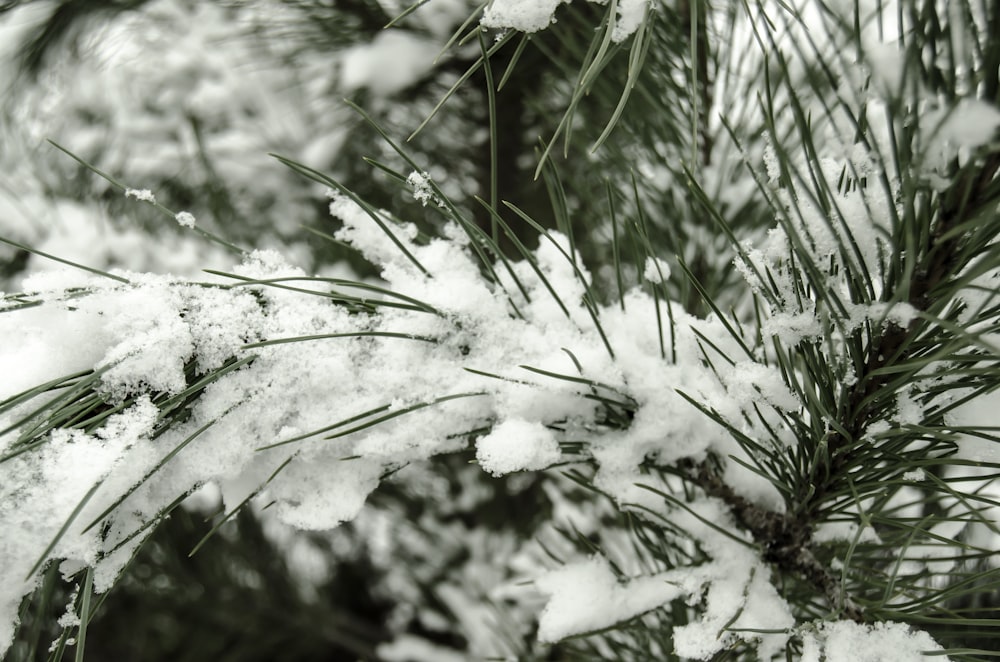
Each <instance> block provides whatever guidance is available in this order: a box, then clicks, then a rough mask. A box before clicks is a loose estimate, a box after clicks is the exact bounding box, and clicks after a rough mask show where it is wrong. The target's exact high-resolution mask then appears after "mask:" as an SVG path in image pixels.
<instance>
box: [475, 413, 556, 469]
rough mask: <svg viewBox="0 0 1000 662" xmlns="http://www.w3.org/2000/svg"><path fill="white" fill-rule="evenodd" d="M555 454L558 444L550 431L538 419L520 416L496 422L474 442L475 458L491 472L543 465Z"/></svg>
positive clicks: (534, 467) (554, 458) (541, 466)
mask: <svg viewBox="0 0 1000 662" xmlns="http://www.w3.org/2000/svg"><path fill="white" fill-rule="evenodd" d="M559 458H560V453H559V444H558V442H556V439H555V436H554V435H553V434H552V431H551V430H549V429H548V428H547V427H545V426H544V425H542V424H541V423H533V422H529V421H525V420H521V419H510V420H506V421H504V422H502V423H500V424H499V425H496V426H495V427H494V428H493V430H492V431H491V432H490V433H489V434H487V435H486V436H485V437H481V438H480V439H479V440H478V441H477V442H476V460H478V462H479V464H480V466H482V468H483V469H484V470H485V471H488V472H490V473H491V474H493V475H494V476H502V475H504V474H508V473H511V472H513V471H523V470H526V469H527V470H537V469H544V468H546V467H548V466H549V465H551V464H554V463H556V462H558V461H559Z"/></svg>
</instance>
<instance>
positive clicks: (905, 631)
mask: <svg viewBox="0 0 1000 662" xmlns="http://www.w3.org/2000/svg"><path fill="white" fill-rule="evenodd" d="M803 642H804V646H803V650H802V658H801V660H802V662H820V661H821V660H825V661H826V662H884V661H885V660H893V662H922V661H923V660H926V659H927V658H926V656H925V653H933V652H936V651H941V650H942V649H941V646H940V645H938V644H937V642H935V641H934V640H933V639H931V637H930V635H928V634H927V633H926V632H921V631H919V630H911V628H910V627H909V626H908V625H906V624H904V623H894V622H892V621H886V622H883V623H876V624H873V625H867V624H859V623H855V622H853V621H832V622H827V623H818V624H816V626H815V628H814V629H813V631H811V632H806V633H805V634H804V635H803ZM933 659H935V660H948V659H949V658H948V656H946V655H940V654H936V655H935V656H934V658H933Z"/></svg>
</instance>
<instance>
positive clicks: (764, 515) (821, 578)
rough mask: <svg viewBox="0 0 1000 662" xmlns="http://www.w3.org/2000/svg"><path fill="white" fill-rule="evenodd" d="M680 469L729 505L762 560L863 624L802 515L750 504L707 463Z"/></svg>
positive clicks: (846, 616)
mask: <svg viewBox="0 0 1000 662" xmlns="http://www.w3.org/2000/svg"><path fill="white" fill-rule="evenodd" d="M682 470H683V471H684V472H685V474H686V476H687V478H688V479H689V480H691V481H692V482H693V483H695V484H696V485H698V486H699V487H700V488H701V489H702V490H703V491H704V492H705V494H706V495H708V496H710V497H715V498H717V499H720V500H721V501H722V502H724V503H725V504H726V505H727V506H729V508H730V511H731V512H732V514H733V517H735V518H736V521H737V523H739V524H740V526H742V527H743V528H744V529H746V530H747V531H749V532H750V534H751V535H752V536H753V538H754V540H755V541H756V542H757V543H758V544H759V545H761V546H762V547H763V553H762V558H763V559H764V560H765V561H767V562H769V563H772V564H774V565H775V566H777V568H778V569H779V570H781V571H782V572H784V573H788V574H793V575H797V576H799V577H800V578H802V579H803V580H805V581H806V582H808V583H809V584H812V585H813V586H814V587H815V588H816V589H818V590H819V591H820V592H821V593H822V594H823V595H824V596H826V598H827V600H828V601H829V603H830V605H831V606H832V607H833V608H834V609H835V610H836V611H837V612H839V613H840V614H842V615H843V616H844V617H845V618H848V619H850V620H852V621H855V622H857V623H861V622H864V620H865V618H864V613H863V610H862V608H861V606H860V605H858V604H857V603H855V602H854V601H853V600H852V599H851V598H850V597H849V596H846V595H845V594H844V592H843V591H842V590H841V584H840V582H839V581H838V579H837V578H836V577H835V576H834V575H833V573H832V572H830V569H829V568H827V567H826V566H824V565H823V564H822V563H820V561H819V560H818V559H817V558H816V555H815V553H814V551H813V546H812V542H811V540H812V533H813V527H812V524H811V522H810V521H809V520H808V519H807V518H805V517H804V516H803V515H802V514H799V515H797V516H795V515H791V514H787V513H779V512H775V511H773V510H770V509H768V508H764V507H761V506H758V505H757V504H755V503H753V502H751V501H750V500H748V499H747V498H745V497H743V496H741V495H740V494H738V493H737V492H736V490H734V489H733V488H732V487H731V486H730V485H728V484H727V483H726V482H725V481H724V480H723V479H722V477H721V476H719V474H718V473H717V471H716V470H715V468H714V467H713V466H712V464H711V462H710V461H708V460H704V461H702V462H698V463H695V462H692V461H688V462H685V463H683V464H682Z"/></svg>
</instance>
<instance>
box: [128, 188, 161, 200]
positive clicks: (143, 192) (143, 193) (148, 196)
mask: <svg viewBox="0 0 1000 662" xmlns="http://www.w3.org/2000/svg"><path fill="white" fill-rule="evenodd" d="M125 197H126V198H135V199H136V200H142V201H143V202H149V203H155V202H156V197H155V196H154V195H153V192H152V191H150V190H149V189H148V188H126V189H125Z"/></svg>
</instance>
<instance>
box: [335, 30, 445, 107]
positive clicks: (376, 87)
mask: <svg viewBox="0 0 1000 662" xmlns="http://www.w3.org/2000/svg"><path fill="white" fill-rule="evenodd" d="M442 45H443V44H439V43H437V42H436V41H431V40H429V39H426V38H424V37H421V36H419V35H418V34H416V33H415V32H413V31H411V30H384V31H382V32H379V33H378V34H376V35H375V37H374V39H372V40H371V42H369V43H364V44H360V45H357V46H352V47H351V48H349V49H347V51H346V52H345V53H344V54H343V61H342V62H341V65H340V84H341V85H342V86H343V88H344V90H345V91H346V92H353V91H354V90H358V89H361V88H367V89H369V90H371V91H372V92H373V93H374V94H376V95H378V96H391V95H393V94H396V93H397V92H400V91H402V90H404V89H406V88H407V87H409V86H411V85H413V84H414V82H415V81H417V80H419V79H420V78H421V77H422V76H424V75H426V74H427V73H428V72H429V71H430V70H431V69H432V68H433V67H434V63H435V60H436V59H437V56H438V53H440V51H441V47H442Z"/></svg>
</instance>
